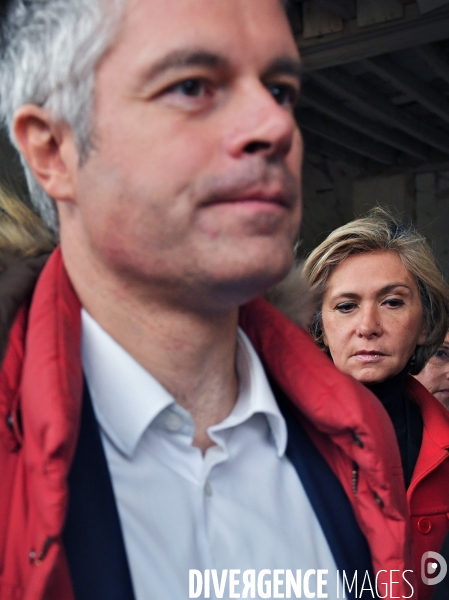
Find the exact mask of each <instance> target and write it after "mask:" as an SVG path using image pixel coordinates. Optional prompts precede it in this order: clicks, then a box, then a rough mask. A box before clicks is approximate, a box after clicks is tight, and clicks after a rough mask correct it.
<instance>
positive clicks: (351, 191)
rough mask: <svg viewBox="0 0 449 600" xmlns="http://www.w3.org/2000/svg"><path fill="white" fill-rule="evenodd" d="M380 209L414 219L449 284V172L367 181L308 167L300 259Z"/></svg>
mask: <svg viewBox="0 0 449 600" xmlns="http://www.w3.org/2000/svg"><path fill="white" fill-rule="evenodd" d="M377 204H379V205H381V206H388V207H392V208H393V209H395V210H396V211H397V212H399V213H400V214H401V215H404V218H406V219H411V220H412V222H413V223H414V224H415V225H416V226H417V228H418V230H419V231H420V232H421V233H422V234H423V235H424V236H425V237H426V238H427V240H428V241H429V243H430V245H431V246H432V248H433V250H434V253H435V256H436V258H437V260H438V262H439V264H440V267H441V268H442V270H443V272H444V274H445V277H446V279H448V280H449V171H447V172H431V173H419V174H410V173H408V174H397V175H390V176H382V177H369V178H364V177H361V176H360V173H359V172H357V170H356V169H353V168H349V167H347V166H345V165H343V164H342V165H338V164H337V163H333V165H330V164H328V163H323V162H321V163H318V162H307V163H306V164H305V167H304V219H303V226H302V230H301V239H302V240H303V244H302V246H301V254H302V255H305V254H307V253H308V252H310V250H312V249H313V248H314V247H315V246H316V245H317V244H319V243H320V242H321V241H322V240H323V239H324V238H325V237H326V236H327V235H328V234H329V233H330V232H331V231H332V230H333V229H335V228H336V227H339V226H340V225H342V224H344V223H346V222H347V221H350V220H351V219H353V218H355V217H356V216H359V215H362V214H363V213H365V212H366V211H367V210H369V209H370V208H371V207H373V206H376V205H377Z"/></svg>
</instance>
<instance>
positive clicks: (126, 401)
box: [81, 308, 174, 457]
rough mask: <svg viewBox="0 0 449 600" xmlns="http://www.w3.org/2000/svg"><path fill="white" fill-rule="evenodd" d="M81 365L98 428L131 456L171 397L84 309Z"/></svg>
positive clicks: (82, 313) (169, 402) (171, 399)
mask: <svg viewBox="0 0 449 600" xmlns="http://www.w3.org/2000/svg"><path fill="white" fill-rule="evenodd" d="M81 323H82V344H81V348H82V349H81V353H82V362H83V369H84V374H85V376H86V379H87V383H88V385H89V392H90V395H91V398H92V403H93V405H94V410H95V415H96V417H97V420H98V422H99V424H100V427H101V429H102V430H103V431H104V433H105V434H106V435H107V436H108V437H109V438H110V440H111V441H112V442H113V443H114V444H115V445H116V446H117V448H119V450H121V452H123V453H124V454H125V455H126V456H128V457H131V456H132V454H133V453H134V451H135V449H136V446H137V444H138V442H139V440H140V438H141V437H142V435H143V433H144V431H145V430H146V428H147V427H148V426H149V425H150V424H151V423H152V421H153V420H154V419H155V418H156V417H157V415H158V414H159V413H160V412H161V411H162V410H164V409H165V408H166V407H167V406H169V405H170V404H174V398H173V396H172V395H171V394H169V393H168V392H167V390H166V389H165V388H164V387H163V386H162V385H161V384H160V383H159V382H158V381H157V379H155V378H154V377H153V376H152V375H151V374H150V373H149V372H148V371H147V370H146V369H144V368H143V367H142V365H140V364H139V363H138V362H137V361H136V360H135V359H134V358H133V357H132V356H131V355H130V354H129V353H128V352H127V351H126V350H125V349H124V348H122V346H120V344H118V343H117V342H116V341H115V340H114V339H113V338H112V337H111V336H110V335H109V334H108V333H106V331H105V330H104V329H103V328H102V327H100V325H99V324H98V323H97V322H96V321H95V319H93V318H92V317H91V316H90V315H89V313H88V312H87V311H86V310H85V309H84V308H83V309H82V310H81Z"/></svg>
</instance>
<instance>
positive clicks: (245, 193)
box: [203, 188, 295, 209]
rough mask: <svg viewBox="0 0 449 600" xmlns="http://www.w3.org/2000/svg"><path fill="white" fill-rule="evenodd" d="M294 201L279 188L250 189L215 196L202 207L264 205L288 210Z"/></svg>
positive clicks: (290, 195) (291, 196)
mask: <svg viewBox="0 0 449 600" xmlns="http://www.w3.org/2000/svg"><path fill="white" fill-rule="evenodd" d="M294 201H295V198H294V197H293V195H292V194H289V193H286V192H284V191H283V190H282V189H280V188H277V189H274V188H272V189H270V188H268V189H267V188H252V189H247V190H242V191H235V192H233V193H230V194H226V193H225V194H220V195H217V196H215V197H213V198H211V199H209V200H208V201H206V202H205V203H204V205H203V206H210V205H216V204H243V205H246V204H248V205H249V204H261V205H264V204H266V205H273V206H276V207H281V208H284V209H290V208H292V206H293V205H294Z"/></svg>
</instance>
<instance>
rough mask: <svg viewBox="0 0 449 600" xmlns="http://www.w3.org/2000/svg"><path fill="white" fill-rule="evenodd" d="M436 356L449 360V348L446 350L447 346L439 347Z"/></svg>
mask: <svg viewBox="0 0 449 600" xmlns="http://www.w3.org/2000/svg"><path fill="white" fill-rule="evenodd" d="M435 356H436V357H437V358H441V359H442V360H449V350H446V349H445V348H439V349H438V350H437V351H436V352H435Z"/></svg>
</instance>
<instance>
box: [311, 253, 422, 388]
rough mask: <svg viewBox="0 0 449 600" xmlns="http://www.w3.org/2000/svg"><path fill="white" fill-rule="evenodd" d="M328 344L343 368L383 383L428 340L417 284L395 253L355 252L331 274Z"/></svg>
mask: <svg viewBox="0 0 449 600" xmlns="http://www.w3.org/2000/svg"><path fill="white" fill-rule="evenodd" d="M323 331H324V343H325V344H326V346H327V347H328V348H329V351H330V353H331V356H332V359H333V361H334V363H335V365H336V367H338V369H340V371H343V372H344V373H348V374H349V375H352V376H353V377H355V379H357V380H358V381H361V382H362V383H368V384H369V383H380V382H381V381H385V380H386V379H390V378H391V377H394V375H397V374H398V373H400V372H401V371H402V369H403V368H404V367H405V365H406V364H407V362H408V360H409V359H410V357H411V356H412V355H413V352H414V350H415V348H416V346H417V344H421V343H422V342H423V341H424V339H425V326H424V320H423V312H422V305H421V300H420V297H419V291H418V286H417V285H416V282H415V280H414V278H413V276H412V275H411V273H410V272H409V271H408V270H407V269H406V268H405V267H404V265H403V264H402V261H401V259H400V258H399V256H398V254H396V253H395V252H387V251H383V250H381V251H376V252H370V253H367V254H354V255H352V256H349V257H348V258H347V259H346V260H344V261H343V262H342V263H341V264H340V265H339V266H338V267H336V269H335V270H334V271H333V272H332V274H331V276H330V277H329V280H328V283H327V288H326V292H325V294H324V299H323Z"/></svg>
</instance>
